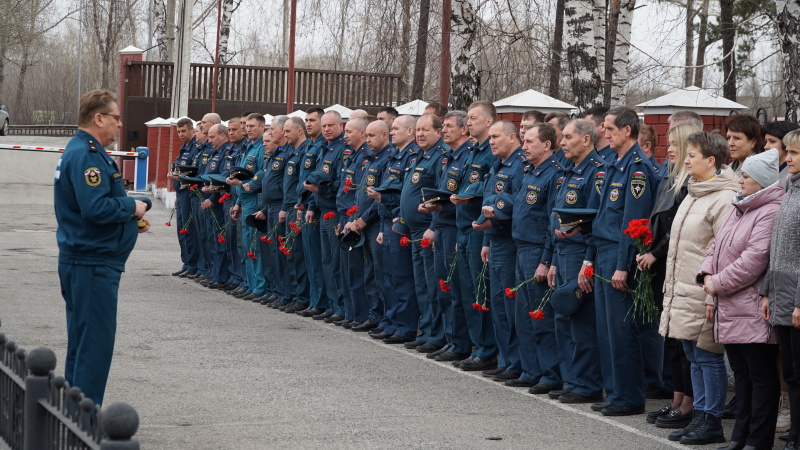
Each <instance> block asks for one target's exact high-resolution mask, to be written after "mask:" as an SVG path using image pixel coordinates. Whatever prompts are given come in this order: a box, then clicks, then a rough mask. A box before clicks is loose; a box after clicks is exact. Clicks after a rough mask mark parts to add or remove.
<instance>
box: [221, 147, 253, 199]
mask: <svg viewBox="0 0 800 450" xmlns="http://www.w3.org/2000/svg"><path fill="white" fill-rule="evenodd" d="M246 144H247V142H246V140H245V139H242V140H241V141H239V142H238V143H236V144H230V147H229V148H228V151H227V152H226V153H225V160H224V163H223V165H222V169H220V171H219V173H220V175H224V176H225V177H227V176H228V175H230V173H231V168H232V167H234V166H235V165H236V164H238V163H239V160H240V159H241V157H242V153H243V152H244V149H245V145H246ZM230 194H231V200H233V203H234V204H235V203H236V189H234V188H233V187H232V186H231V188H230Z"/></svg>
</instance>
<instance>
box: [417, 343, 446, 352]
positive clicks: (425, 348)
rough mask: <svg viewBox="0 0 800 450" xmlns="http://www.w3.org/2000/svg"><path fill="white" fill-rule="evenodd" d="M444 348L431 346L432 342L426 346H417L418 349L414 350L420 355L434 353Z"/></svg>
mask: <svg viewBox="0 0 800 450" xmlns="http://www.w3.org/2000/svg"><path fill="white" fill-rule="evenodd" d="M443 348H444V347H442V346H441V345H436V344H431V343H430V342H427V343H425V344H422V345H419V346H417V347H416V348H414V350H416V351H418V352H420V353H433V352H436V351H439V350H441V349H443Z"/></svg>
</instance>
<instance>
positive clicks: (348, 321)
mask: <svg viewBox="0 0 800 450" xmlns="http://www.w3.org/2000/svg"><path fill="white" fill-rule="evenodd" d="M350 322H352V320H350V319H345V318H342V319H340V320H334V321H333V324H334V325H336V326H337V327H340V326H342V325H344V324H346V323H350Z"/></svg>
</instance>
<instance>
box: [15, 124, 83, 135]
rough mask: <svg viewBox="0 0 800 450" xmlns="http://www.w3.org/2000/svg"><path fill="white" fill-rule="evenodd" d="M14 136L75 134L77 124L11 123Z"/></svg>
mask: <svg viewBox="0 0 800 450" xmlns="http://www.w3.org/2000/svg"><path fill="white" fill-rule="evenodd" d="M8 128H9V130H8V131H9V134H11V135H14V136H67V137H69V136H75V133H76V132H77V131H78V126H77V125H9V126H8Z"/></svg>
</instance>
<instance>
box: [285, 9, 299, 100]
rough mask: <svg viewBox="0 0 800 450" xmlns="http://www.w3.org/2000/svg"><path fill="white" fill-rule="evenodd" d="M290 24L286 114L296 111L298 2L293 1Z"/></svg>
mask: <svg viewBox="0 0 800 450" xmlns="http://www.w3.org/2000/svg"><path fill="white" fill-rule="evenodd" d="M289 23H290V26H289V79H288V83H287V85H286V114H290V113H291V112H292V111H293V110H294V35H295V28H296V27H297V0H292V13H291V17H290V18H289Z"/></svg>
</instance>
